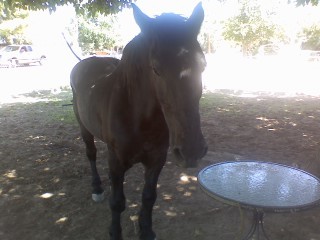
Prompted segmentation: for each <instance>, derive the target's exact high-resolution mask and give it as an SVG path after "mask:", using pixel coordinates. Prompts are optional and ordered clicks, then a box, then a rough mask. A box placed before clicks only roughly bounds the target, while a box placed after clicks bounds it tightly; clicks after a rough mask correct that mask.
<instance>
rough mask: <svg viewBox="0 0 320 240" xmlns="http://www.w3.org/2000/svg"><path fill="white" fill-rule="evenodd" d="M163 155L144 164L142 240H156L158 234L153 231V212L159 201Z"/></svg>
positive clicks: (141, 217)
mask: <svg viewBox="0 0 320 240" xmlns="http://www.w3.org/2000/svg"><path fill="white" fill-rule="evenodd" d="M161 155H162V157H161V156H159V155H158V156H157V160H155V159H153V161H149V162H143V164H144V166H145V185H144V188H143V192H142V206H141V210H140V215H139V227H140V239H141V240H154V239H156V234H155V233H154V231H153V230H152V210H153V205H154V203H155V201H156V199H157V183H158V178H159V175H160V172H161V170H162V168H163V165H164V163H165V161H166V153H164V154H161ZM154 160H155V161H154Z"/></svg>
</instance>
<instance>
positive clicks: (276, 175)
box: [198, 161, 320, 212]
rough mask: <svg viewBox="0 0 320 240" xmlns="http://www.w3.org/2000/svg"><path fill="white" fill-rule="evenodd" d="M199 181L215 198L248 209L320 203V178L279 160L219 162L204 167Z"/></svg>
mask: <svg viewBox="0 0 320 240" xmlns="http://www.w3.org/2000/svg"><path fill="white" fill-rule="evenodd" d="M198 182H199V184H200V186H201V188H202V189H203V190H204V191H205V192H206V193H207V194H209V195H210V196H212V197H213V198H216V199H218V200H221V201H223V202H226V203H229V204H232V205H237V206H239V205H240V206H241V207H246V208H253V209H263V210H264V211H274V212H284V211H298V210H302V209H306V208H309V207H312V206H315V205H316V204H319V203H320V180H319V179H318V178H317V177H315V176H313V175H311V174H310V173H307V172H305V171H302V170H300V169H296V168H293V167H289V166H285V165H281V164H276V163H268V162H257V161H241V162H223V163H218V164H214V165H211V166H208V167H206V168H204V169H203V170H201V171H200V173H199V175H198Z"/></svg>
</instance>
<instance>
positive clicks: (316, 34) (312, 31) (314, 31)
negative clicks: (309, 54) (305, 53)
mask: <svg viewBox="0 0 320 240" xmlns="http://www.w3.org/2000/svg"><path fill="white" fill-rule="evenodd" d="M300 37H302V38H303V39H304V41H303V43H302V48H303V49H307V50H315V51H320V25H319V24H313V25H311V26H310V27H305V28H303V30H302V33H300Z"/></svg>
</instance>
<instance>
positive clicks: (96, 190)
mask: <svg viewBox="0 0 320 240" xmlns="http://www.w3.org/2000/svg"><path fill="white" fill-rule="evenodd" d="M80 128H81V135H82V139H83V141H84V143H85V145H86V155H87V157H88V159H89V162H90V166H91V173H92V188H93V189H92V199H93V200H94V201H95V202H101V201H103V200H104V191H103V188H102V187H101V179H100V176H99V173H98V170H97V165H96V159H97V148H96V146H95V144H94V136H93V135H92V134H91V133H90V132H89V131H88V130H87V129H86V128H85V127H83V126H81V124H80Z"/></svg>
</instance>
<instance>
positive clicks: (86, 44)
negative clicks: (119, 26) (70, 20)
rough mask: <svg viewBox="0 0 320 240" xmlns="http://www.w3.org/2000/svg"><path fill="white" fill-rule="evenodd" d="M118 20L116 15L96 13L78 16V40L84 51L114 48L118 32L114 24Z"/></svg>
mask: <svg viewBox="0 0 320 240" xmlns="http://www.w3.org/2000/svg"><path fill="white" fill-rule="evenodd" d="M116 21H117V19H116V16H115V15H109V16H104V15H101V14H95V16H94V17H88V15H79V16H78V32H79V35H78V41H79V45H80V47H81V49H82V51H83V52H85V53H89V52H94V51H97V50H98V51H101V50H106V49H113V47H114V46H115V44H116V42H117V34H116V33H115V31H114V28H113V25H114V23H115V22H116Z"/></svg>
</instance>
